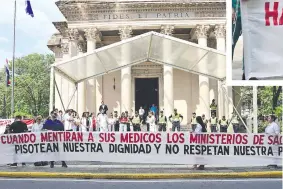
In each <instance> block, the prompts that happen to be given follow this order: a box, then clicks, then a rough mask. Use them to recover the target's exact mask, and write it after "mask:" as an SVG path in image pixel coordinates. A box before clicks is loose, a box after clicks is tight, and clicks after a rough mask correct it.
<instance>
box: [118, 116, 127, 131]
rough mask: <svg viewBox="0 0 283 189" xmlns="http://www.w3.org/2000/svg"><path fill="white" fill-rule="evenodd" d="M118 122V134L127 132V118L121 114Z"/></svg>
mask: <svg viewBox="0 0 283 189" xmlns="http://www.w3.org/2000/svg"><path fill="white" fill-rule="evenodd" d="M119 122H120V125H119V126H120V127H119V131H120V132H127V123H128V117H126V116H125V113H124V112H122V114H121V117H120V119H119Z"/></svg>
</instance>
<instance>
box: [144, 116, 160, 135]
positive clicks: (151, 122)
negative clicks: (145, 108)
mask: <svg viewBox="0 0 283 189" xmlns="http://www.w3.org/2000/svg"><path fill="white" fill-rule="evenodd" d="M155 121H156V119H155V116H154V113H153V112H151V111H150V112H149V113H148V116H147V118H146V123H147V124H148V125H149V131H150V132H157V131H158V130H157V127H156V124H155Z"/></svg>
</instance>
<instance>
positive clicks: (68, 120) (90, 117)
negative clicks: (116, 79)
mask: <svg viewBox="0 0 283 189" xmlns="http://www.w3.org/2000/svg"><path fill="white" fill-rule="evenodd" d="M214 103H215V102H214ZM215 107H217V105H216V104H213V103H212V106H211V118H210V119H206V117H205V115H202V116H197V115H196V113H193V115H192V118H191V119H190V128H191V132H194V133H205V132H207V131H208V130H210V131H211V132H221V133H226V132H227V129H228V126H229V125H233V129H234V132H235V133H237V132H239V121H238V117H237V116H233V117H232V119H231V120H229V121H228V120H227V119H226V118H225V116H223V117H222V118H221V119H219V120H218V119H217V117H216V109H215ZM107 111H108V107H107V105H105V104H104V102H102V104H101V106H100V108H99V113H98V114H97V115H95V114H94V113H89V112H84V113H83V114H82V116H81V117H80V116H79V115H78V113H77V112H76V111H74V110H72V109H69V110H66V112H65V113H63V112H62V111H61V110H60V111H58V109H55V110H54V111H52V112H50V116H48V117H47V118H46V119H43V118H42V116H37V117H36V118H35V122H34V124H33V126H32V127H31V129H30V130H29V129H28V127H27V125H26V124H25V123H24V122H22V121H21V116H16V118H15V121H14V122H13V123H12V124H11V125H10V126H8V127H7V128H6V131H5V134H9V133H24V132H42V131H82V132H88V131H91V132H96V131H97V132H129V131H134V132H139V131H148V132H166V131H169V129H168V122H170V123H171V124H172V131H173V132H175V131H177V132H179V131H181V129H180V127H181V123H182V121H183V116H182V114H180V113H178V111H177V109H174V112H173V113H172V115H170V116H169V117H166V116H165V115H164V112H163V111H158V108H157V107H156V106H155V105H154V104H153V105H152V107H151V108H150V109H149V110H144V109H143V107H140V109H139V111H136V112H135V113H134V115H133V116H130V115H129V113H128V112H127V111H125V112H122V113H121V115H120V116H119V115H118V112H117V111H114V112H113V113H112V112H111V113H110V116H108V114H107ZM275 120H276V117H275V116H273V115H270V116H268V118H267V120H266V121H267V122H268V124H267V126H266V128H265V133H266V134H279V133H280V127H279V126H278V124H276V123H275ZM142 127H143V129H142ZM37 163H41V164H46V163H44V162H37ZM47 164H48V163H47ZM23 165H25V164H24V163H23ZM11 166H17V164H16V163H14V164H11ZM50 167H51V168H53V167H54V162H50ZM62 167H67V164H66V162H64V161H63V162H62ZM194 168H196V169H204V165H200V166H197V165H194Z"/></svg>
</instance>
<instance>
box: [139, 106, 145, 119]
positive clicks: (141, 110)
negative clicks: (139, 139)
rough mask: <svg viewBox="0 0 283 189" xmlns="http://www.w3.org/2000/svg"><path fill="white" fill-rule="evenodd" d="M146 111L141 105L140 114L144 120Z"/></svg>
mask: <svg viewBox="0 0 283 189" xmlns="http://www.w3.org/2000/svg"><path fill="white" fill-rule="evenodd" d="M144 113H145V112H144V109H143V108H142V106H141V107H140V109H139V116H140V118H141V120H142V122H143V121H144Z"/></svg>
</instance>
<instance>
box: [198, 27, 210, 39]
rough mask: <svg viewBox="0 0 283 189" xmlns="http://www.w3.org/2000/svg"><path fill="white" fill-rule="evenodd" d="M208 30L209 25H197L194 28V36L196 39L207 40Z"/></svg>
mask: <svg viewBox="0 0 283 189" xmlns="http://www.w3.org/2000/svg"><path fill="white" fill-rule="evenodd" d="M209 28H210V26H209V25H197V26H196V28H195V35H196V37H197V39H199V38H207V35H208V30H209Z"/></svg>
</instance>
